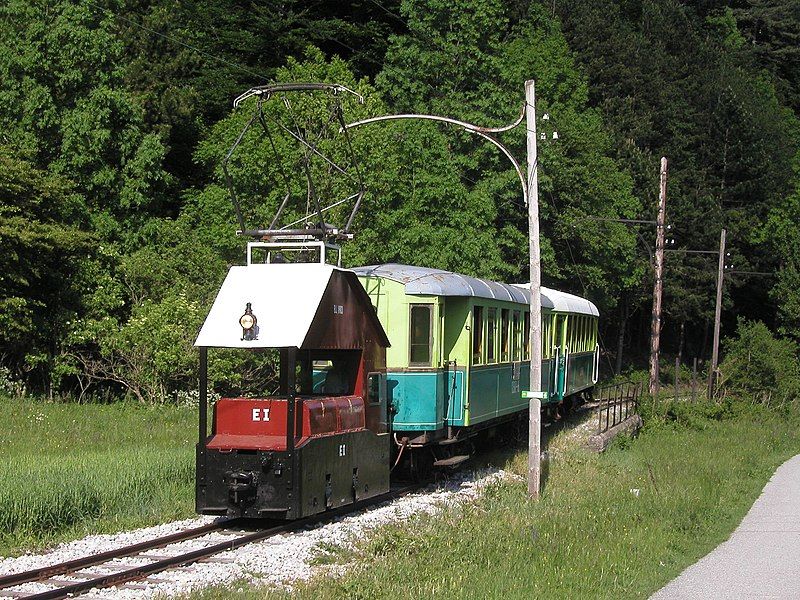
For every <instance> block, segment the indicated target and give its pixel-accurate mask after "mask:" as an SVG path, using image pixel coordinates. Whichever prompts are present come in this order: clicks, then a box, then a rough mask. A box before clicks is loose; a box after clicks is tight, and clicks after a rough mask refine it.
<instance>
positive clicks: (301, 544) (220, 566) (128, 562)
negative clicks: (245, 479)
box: [0, 469, 518, 599]
mask: <svg viewBox="0 0 800 600" xmlns="http://www.w3.org/2000/svg"><path fill="white" fill-rule="evenodd" d="M517 477H518V476H516V475H513V474H511V473H508V472H506V471H502V470H494V469H493V470H484V471H481V472H478V473H474V474H463V475H459V476H458V477H457V478H454V479H451V480H449V481H447V482H444V483H439V484H437V485H435V486H430V487H428V488H427V489H426V490H424V491H422V492H419V493H416V494H410V495H407V496H404V497H402V498H398V499H396V500H393V501H392V502H389V503H385V504H383V505H380V506H376V507H375V508H371V509H368V510H364V511H361V512H359V513H355V514H352V515H349V516H346V517H341V518H339V519H337V520H335V521H333V522H331V523H328V524H325V525H321V526H317V527H314V528H313V529H309V530H301V531H297V532H293V533H288V534H282V535H277V536H274V537H271V538H268V539H266V540H264V541H262V542H257V543H253V544H249V545H246V546H243V547H241V548H238V549H236V550H233V551H228V552H224V553H221V554H218V555H216V556H214V557H212V558H210V559H208V560H206V561H202V562H199V563H195V564H193V565H189V566H187V567H181V568H177V569H170V570H168V571H164V572H161V573H158V574H156V575H154V576H152V578H150V579H145V580H142V581H139V582H136V585H135V586H131V587H126V586H125V585H123V586H120V587H116V588H108V589H105V590H96V591H94V592H91V593H89V594H86V595H84V596H82V597H83V598H122V599H128V598H130V599H134V598H135V599H140V598H153V597H156V596H159V597H165V596H167V597H168V596H175V595H178V594H184V593H186V592H189V591H191V590H195V589H200V588H203V587H207V586H210V585H220V584H227V583H231V582H233V581H237V580H243V579H244V580H248V581H251V582H253V583H254V584H260V585H270V584H273V585H282V586H291V584H292V583H293V582H296V581H300V580H307V579H309V578H310V577H311V576H312V575H313V574H314V572H315V569H316V568H317V567H314V566H313V565H312V564H311V563H312V559H313V558H314V556H315V555H316V553H317V550H316V549H317V548H318V547H319V546H320V545H325V546H326V547H329V546H340V547H351V546H352V545H353V544H355V543H356V542H357V541H358V540H360V539H362V538H364V537H365V536H366V535H368V534H369V532H370V531H372V530H374V529H375V528H377V527H380V526H382V525H387V524H390V523H394V522H397V521H403V520H406V519H408V518H410V517H412V516H414V515H418V514H434V513H436V512H438V511H440V510H442V509H443V508H446V507H449V506H454V505H457V504H461V503H465V502H471V501H473V500H475V499H476V498H477V497H478V496H479V495H480V494H481V491H482V489H483V488H484V487H485V486H487V485H489V484H491V483H493V482H497V481H499V480H502V479H508V478H517ZM213 520H214V518H213V517H198V518H194V519H186V520H183V521H175V522H172V523H166V524H164V525H158V526H156V527H148V528H145V529H138V530H135V531H129V532H125V533H120V534H115V535H95V536H89V537H86V538H83V539H81V540H76V541H74V542H69V543H65V544H61V545H60V546H58V547H56V548H55V549H54V550H52V551H51V552H48V553H45V554H26V555H23V556H20V557H17V558H5V559H0V575H7V574H10V573H18V572H21V571H27V570H30V569H35V568H39V567H43V566H47V565H53V564H56V563H60V562H64V561H66V560H71V559H75V558H80V557H83V556H87V555H90V554H97V553H100V552H104V551H107V550H112V549H115V548H120V547H122V546H128V545H131V544H136V543H139V542H144V541H147V540H150V539H152V538H154V537H157V536H164V535H168V534H171V533H176V532H178V531H181V530H184V529H189V528H194V527H199V526H201V525H204V524H206V523H210V522H212V521H213ZM226 539H227V540H230V539H231V535H230V534H225V533H211V534H208V535H206V536H203V537H200V538H197V539H193V540H188V541H184V542H179V543H176V544H172V545H170V546H167V547H165V548H159V549H156V550H149V551H146V552H144V553H143V554H144V555H146V556H153V557H155V556H172V555H177V554H181V553H184V552H188V551H190V550H194V549H199V548H203V547H205V546H208V545H210V544H213V543H219V542H223V541H225V540H226ZM152 560H155V559H154V558H153V559H151V560H150V561H148V560H147V559H146V558H143V557H142V558H140V557H133V558H124V559H118V560H115V561H111V562H109V563H105V564H104V565H102V566H95V567H89V568H87V569H83V570H82V571H79V572H77V573H75V574H72V575H69V576H67V575H64V576H58V577H57V579H59V580H75V581H78V580H80V575H81V573H92V574H95V575H96V574H100V573H111V572H113V571H114V570H123V565H124V566H127V567H129V568H130V567H133V566H135V565H140V564H145V563H147V562H151V561H152ZM52 587H53V586H48V585H44V584H41V583H27V584H23V585H20V586H16V587H14V588H10V589H11V590H14V591H17V592H27V593H36V592H42V591H46V590H48V589H52ZM0 598H4V596H3V591H0Z"/></svg>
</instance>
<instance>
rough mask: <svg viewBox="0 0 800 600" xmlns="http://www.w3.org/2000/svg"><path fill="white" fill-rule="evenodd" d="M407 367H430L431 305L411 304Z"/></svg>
mask: <svg viewBox="0 0 800 600" xmlns="http://www.w3.org/2000/svg"><path fill="white" fill-rule="evenodd" d="M410 317H411V318H410V319H409V320H410V335H409V354H410V356H409V361H408V363H409V365H410V366H412V367H430V366H431V356H432V355H433V305H432V304H412V305H411V309H410Z"/></svg>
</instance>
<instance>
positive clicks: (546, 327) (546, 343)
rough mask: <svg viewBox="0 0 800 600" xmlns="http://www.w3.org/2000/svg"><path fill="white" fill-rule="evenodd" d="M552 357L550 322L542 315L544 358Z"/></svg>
mask: <svg viewBox="0 0 800 600" xmlns="http://www.w3.org/2000/svg"><path fill="white" fill-rule="evenodd" d="M549 356H550V321H549V320H548V318H547V315H545V314H543V315H542V358H547V357H549Z"/></svg>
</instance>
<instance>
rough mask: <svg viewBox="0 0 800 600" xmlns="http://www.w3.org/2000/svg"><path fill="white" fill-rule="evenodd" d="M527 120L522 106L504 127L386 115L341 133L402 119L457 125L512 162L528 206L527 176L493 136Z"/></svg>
mask: <svg viewBox="0 0 800 600" xmlns="http://www.w3.org/2000/svg"><path fill="white" fill-rule="evenodd" d="M524 118H525V106H524V105H523V106H522V111H521V112H520V115H519V117H518V118H517V120H516V121H514V122H513V123H511V124H510V125H505V126H503V127H479V126H478V125H473V124H472V123H467V122H466V121H459V120H458V119H451V118H450V117H441V116H438V115H423V114H403V115H384V116H382V117H372V118H370V119H362V120H361V121H355V122H353V123H348V124H347V125H344V126H343V127H342V128H341V129H340V131H344V130H346V129H353V128H354V127H359V126H361V125H369V124H370V123H379V122H381V121H398V120H401V119H422V120H424V121H438V122H440V123H448V124H450V125H457V126H458V127H463V128H464V130H465V131H468V132H469V133H474V134H475V135H478V136H480V137H482V138H483V139H485V140H486V141H488V142H491V143H492V144H494V145H495V146H496V147H497V148H498V149H499V150H500V152H502V153H503V154H504V155H505V156H506V158H508V160H510V161H511V164H512V165H514V170H515V171H516V172H517V177H518V178H519V182H520V184H521V185H522V199H523V200H524V201H525V206H527V205H528V184H527V181H526V179H525V174H524V173H523V172H522V167H521V166H520V164H519V162H517V159H516V158H514V155H513V154H511V151H510V150H509V149H508V147H507V146H506V145H505V144H503V143H502V142H501V141H500V140H498V139H496V138H495V137H494V136H492V135H491V134H494V133H502V132H504V131H509V130H511V129H514V127H516V126H517V125H519V124H520V123H522V120H523V119H524Z"/></svg>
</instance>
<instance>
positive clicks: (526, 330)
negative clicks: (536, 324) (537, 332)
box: [522, 312, 531, 360]
mask: <svg viewBox="0 0 800 600" xmlns="http://www.w3.org/2000/svg"><path fill="white" fill-rule="evenodd" d="M522 358H523V359H525V360H530V358H531V313H529V312H526V313H525V314H523V315H522Z"/></svg>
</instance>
